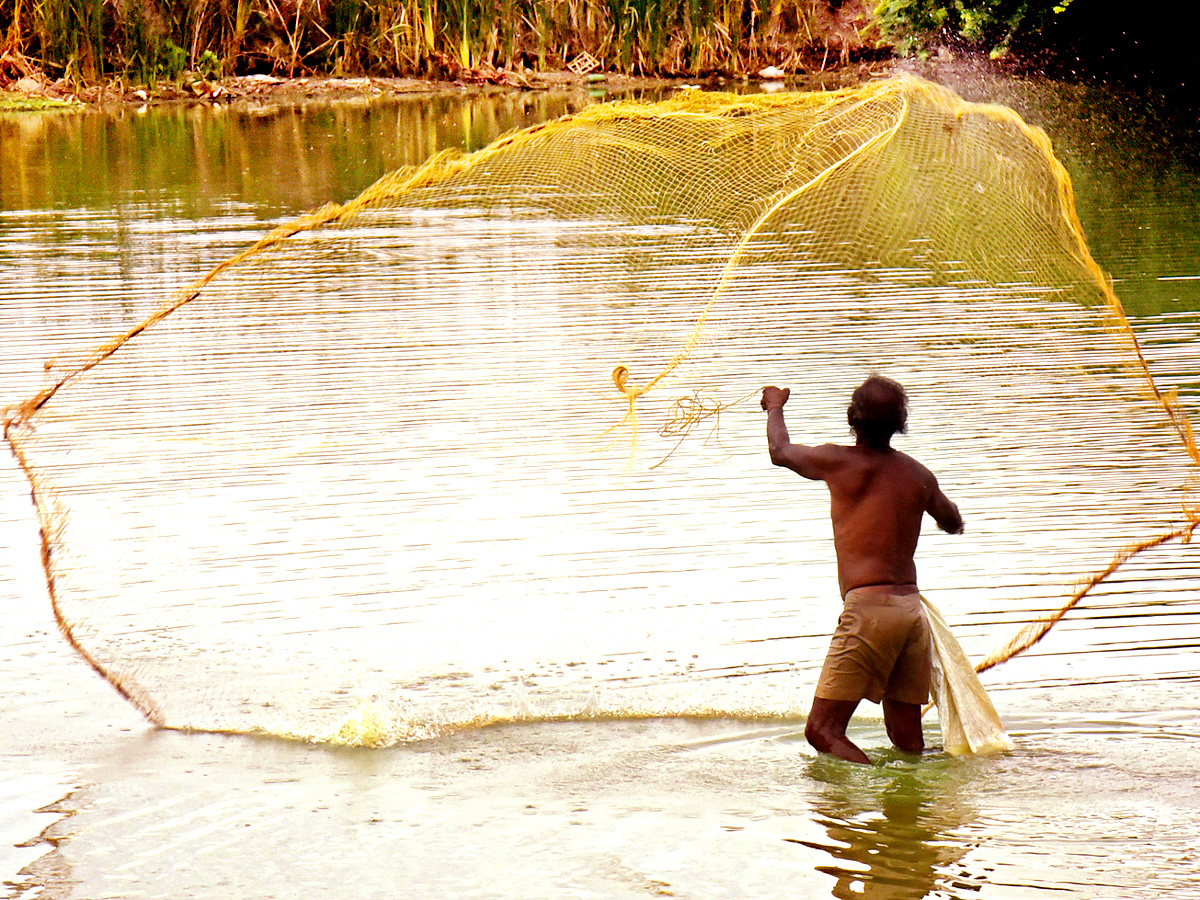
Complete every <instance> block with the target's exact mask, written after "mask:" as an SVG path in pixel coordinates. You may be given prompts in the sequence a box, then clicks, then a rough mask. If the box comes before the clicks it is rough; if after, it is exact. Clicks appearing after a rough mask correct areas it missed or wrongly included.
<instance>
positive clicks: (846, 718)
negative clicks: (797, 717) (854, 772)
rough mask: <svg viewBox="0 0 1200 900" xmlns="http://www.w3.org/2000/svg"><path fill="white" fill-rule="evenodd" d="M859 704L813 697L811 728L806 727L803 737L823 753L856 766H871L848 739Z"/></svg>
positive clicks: (809, 715)
mask: <svg viewBox="0 0 1200 900" xmlns="http://www.w3.org/2000/svg"><path fill="white" fill-rule="evenodd" d="M858 703H859V701H857V700H827V699H825V698H824V697H814V698H813V704H812V710H811V711H809V714H808V724H807V725H805V726H804V737H805V738H806V739H807V740H808V742H809V743H810V744H812V745H813V747H814V748H815V749H816V750H817V751H818V752H820V753H832V754H833V755H834V756H838V757H841V758H842V759H845V760H849V761H850V762H856V763H868V764H869V763H870V762H871V760H869V759H868V758H867V754H865V753H863V752H862V751H861V750H859V749H858V747H856V746H855V745H854V743H853V741H851V740H850V739H849V738H848V737H846V726H847V725H849V724H850V717H851V716H852V715H854V710H855V709H856V708H857V707H858Z"/></svg>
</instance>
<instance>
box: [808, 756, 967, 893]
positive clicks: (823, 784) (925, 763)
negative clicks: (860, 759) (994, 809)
mask: <svg viewBox="0 0 1200 900" xmlns="http://www.w3.org/2000/svg"><path fill="white" fill-rule="evenodd" d="M807 771H808V774H809V777H810V778H811V779H812V781H813V799H812V807H813V810H812V811H813V821H814V822H816V823H817V824H818V825H820V826H821V827H822V828H824V829H825V831H826V833H827V834H828V836H829V840H828V841H827V842H826V841H820V842H818V841H808V840H798V839H792V840H793V841H794V842H795V843H799V844H803V845H804V846H807V847H811V848H813V849H816V850H820V851H822V852H823V853H825V854H828V855H829V856H830V857H831V858H832V861H831V862H829V863H823V864H820V865H818V866H817V867H816V870H817V871H818V872H822V873H824V874H826V875H831V876H833V877H834V878H835V879H836V882H835V884H834V885H833V889H832V896H834V897H837V898H838V900H850V898H867V900H921V898H923V897H927V896H930V895H931V894H933V893H934V892H935V891H941V892H942V893H943V895H948V896H961V893H960V890H961V889H967V890H972V889H973V890H978V889H979V883H978V879H977V878H976V877H975V876H973V875H970V874H969V873H968V872H967V871H966V868H965V867H964V866H962V861H963V859H964V858H965V857H966V856H967V854H968V853H970V852H971V850H972V847H973V844H974V842H973V841H971V840H968V839H966V838H964V836H963V827H964V826H965V825H970V824H971V823H972V822H973V820H974V818H975V816H976V810H975V809H974V808H973V806H971V805H970V804H969V803H968V802H967V801H966V800H965V799H964V795H966V794H967V792H966V791H965V790H964V787H965V786H966V783H967V782H968V781H969V780H970V777H971V776H970V766H969V764H966V763H964V762H963V761H961V760H951V759H947V758H945V757H941V758H938V757H933V756H927V757H925V758H923V759H922V760H921V761H920V762H914V761H912V760H903V759H899V758H896V759H893V760H892V761H891V762H888V761H886V760H884V762H883V764H882V765H880V766H878V767H876V768H872V769H867V770H862V769H857V768H854V767H852V766H848V765H845V764H841V763H839V762H837V761H835V760H831V759H829V758H826V757H819V758H817V759H814V760H812V761H811V762H809V764H808V766H807Z"/></svg>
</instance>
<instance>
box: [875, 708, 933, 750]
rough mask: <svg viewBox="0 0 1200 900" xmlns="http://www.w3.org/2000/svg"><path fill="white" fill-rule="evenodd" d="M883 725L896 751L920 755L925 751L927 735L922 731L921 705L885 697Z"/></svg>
mask: <svg viewBox="0 0 1200 900" xmlns="http://www.w3.org/2000/svg"><path fill="white" fill-rule="evenodd" d="M883 724H884V725H885V726H886V727H887V733H888V737H889V738H891V739H892V743H893V744H894V745H895V746H896V749H898V750H903V751H904V752H905V753H920V752H921V751H923V750H924V749H925V734H924V733H923V732H922V731H921V704H919V703H905V702H904V701H903V700H892V699H891V698H889V697H884V699H883Z"/></svg>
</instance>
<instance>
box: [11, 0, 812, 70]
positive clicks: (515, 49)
mask: <svg viewBox="0 0 1200 900" xmlns="http://www.w3.org/2000/svg"><path fill="white" fill-rule="evenodd" d="M826 3H827V0H768V4H769V5H767V4H763V3H762V2H761V0H0V51H3V50H9V51H16V52H19V53H21V54H23V55H24V56H25V57H26V58H29V59H32V60H34V61H36V62H38V63H40V64H41V65H42V67H43V68H44V69H45V70H46V71H48V72H49V73H50V74H52V75H66V76H67V77H68V78H69V79H74V80H77V81H80V82H92V81H95V80H97V79H102V78H104V77H106V76H107V77H114V76H119V77H122V78H125V79H133V80H138V81H142V82H149V81H153V80H155V79H162V78H172V77H176V76H178V75H179V74H180V73H182V72H183V71H185V70H187V71H200V70H203V71H204V72H206V73H210V74H227V75H231V74H249V73H255V72H262V73H273V74H277V75H299V74H310V73H327V74H337V75H362V74H371V75H413V76H426V77H451V78H453V77H457V76H459V75H461V74H462V73H463V72H468V71H471V70H476V71H478V70H484V71H486V70H487V69H489V68H491V69H500V68H504V69H509V70H518V71H520V70H522V69H525V68H531V69H535V70H538V69H555V68H562V67H565V66H566V65H567V64H569V63H570V62H571V61H572V60H574V59H575V58H576V57H578V56H580V55H581V54H583V53H588V54H590V55H591V56H592V57H594V58H595V59H596V60H598V61H599V63H600V68H601V69H602V70H606V71H616V72H624V73H631V74H644V75H699V74H707V73H716V72H719V73H731V74H736V73H739V72H745V71H749V70H756V69H757V68H760V67H761V66H764V65H771V64H774V65H779V64H784V63H785V62H787V60H788V59H790V60H791V63H792V64H793V65H794V64H795V63H796V61H797V60H798V59H801V58H802V57H803V56H804V55H805V54H806V53H808V54H810V55H813V56H814V57H815V58H818V59H819V58H820V51H821V49H822V47H821V38H820V36H819V30H818V29H814V28H813V27H812V22H813V20H814V16H815V15H816V11H817V10H818V9H819V8H824V7H825V6H826ZM789 55H790V56H789Z"/></svg>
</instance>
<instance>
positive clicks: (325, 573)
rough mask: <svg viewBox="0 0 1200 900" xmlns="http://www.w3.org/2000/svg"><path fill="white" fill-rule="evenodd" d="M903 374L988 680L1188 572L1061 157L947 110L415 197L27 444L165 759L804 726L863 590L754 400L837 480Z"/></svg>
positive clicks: (71, 635)
mask: <svg viewBox="0 0 1200 900" xmlns="http://www.w3.org/2000/svg"><path fill="white" fill-rule="evenodd" d="M872 370H880V371H882V372H884V373H885V374H888V375H892V376H893V377H897V378H898V379H899V380H901V381H902V382H904V383H905V384H906V386H907V387H908V388H909V391H910V395H911V396H912V397H913V398H914V412H913V415H912V421H913V423H914V424H913V427H914V434H913V436H912V438H911V441H912V443H911V444H910V445H908V446H907V447H906V449H911V450H912V451H913V452H914V454H915V455H917V456H919V457H921V458H922V459H923V460H924V461H925V462H927V463H929V464H930V466H931V468H933V469H934V470H935V471H937V472H938V473H939V476H940V477H942V478H943V486H944V487H947V489H948V492H949V493H951V495H952V496H953V497H954V499H956V500H957V501H958V502H959V503H960V505H961V506H962V507H963V508H964V511H965V512H966V513H967V521H968V537H967V538H966V539H964V540H965V541H967V542H966V543H962V544H959V545H952V544H949V543H947V544H944V545H936V544H935V545H934V547H935V551H934V552H935V555H934V557H933V558H932V560H931V561H930V562H928V563H926V562H923V563H922V565H923V576H925V575H929V576H930V577H929V578H925V577H923V586H924V587H925V589H926V591H927V592H928V591H929V590H930V587H931V583H933V584H936V583H937V582H939V581H940V582H941V583H942V584H943V585H945V591H944V592H943V593H937V592H936V589H935V593H934V595H935V596H937V598H938V604H939V606H940V607H942V608H943V609H944V610H946V611H947V618H948V619H949V620H950V621H951V622H952V624H954V626H955V629H956V631H957V632H960V633H962V634H964V635H965V636H966V638H965V639H964V643H965V644H967V645H969V646H970V647H972V648H974V653H975V662H976V663H977V664H978V666H979V667H980V668H981V669H986V668H988V667H991V666H994V665H995V664H996V663H998V662H999V661H1002V660H1005V659H1008V658H1010V657H1012V656H1013V655H1014V654H1016V653H1019V652H1020V651H1022V650H1023V649H1026V648H1028V647H1029V646H1032V644H1033V643H1035V642H1037V641H1038V640H1039V639H1040V638H1041V637H1042V635H1044V634H1045V633H1046V632H1047V631H1048V630H1049V629H1050V628H1051V627H1052V625H1053V624H1054V622H1055V621H1057V617H1061V616H1062V615H1063V614H1065V613H1066V612H1067V611H1068V610H1069V609H1070V608H1071V607H1072V606H1073V605H1076V604H1078V603H1079V602H1080V601H1081V599H1083V598H1085V597H1086V596H1088V594H1089V592H1095V591H1098V590H1099V591H1102V590H1103V587H1104V585H1105V584H1107V583H1108V579H1109V576H1111V574H1112V573H1113V572H1114V571H1116V570H1117V569H1118V567H1120V566H1121V565H1122V563H1124V562H1125V560H1126V559H1128V558H1130V557H1131V556H1140V555H1141V554H1153V553H1155V552H1160V550H1161V548H1162V547H1164V546H1166V545H1175V546H1176V547H1177V548H1178V547H1180V546H1181V545H1182V543H1184V542H1186V541H1187V539H1188V538H1189V537H1190V534H1191V530H1192V529H1193V528H1194V527H1195V524H1196V522H1197V514H1196V511H1195V509H1194V508H1193V507H1191V506H1189V505H1188V504H1187V502H1186V493H1185V485H1186V481H1187V479H1188V477H1189V476H1190V470H1191V466H1192V465H1193V464H1194V463H1195V462H1197V461H1198V460H1200V456H1198V455H1197V450H1196V445H1195V441H1194V438H1193V436H1192V433H1191V429H1190V426H1189V424H1188V419H1187V417H1186V415H1185V414H1184V412H1183V411H1182V410H1181V408H1180V406H1179V404H1178V402H1177V400H1176V398H1175V396H1174V395H1173V394H1171V393H1163V392H1160V391H1159V390H1158V388H1157V387H1156V386H1155V384H1154V382H1153V380H1152V379H1151V377H1150V371H1149V368H1148V367H1147V364H1146V362H1145V360H1144V359H1143V357H1142V354H1141V352H1140V350H1139V348H1138V345H1137V342H1136V341H1135V339H1134V334H1133V331H1132V330H1131V329H1130V327H1129V324H1128V322H1127V321H1126V318H1125V316H1124V314H1123V312H1122V310H1121V306H1120V303H1119V302H1118V300H1117V298H1116V296H1115V295H1114V293H1113V291H1112V289H1111V286H1110V284H1109V282H1108V280H1107V279H1106V278H1105V276H1104V275H1103V273H1102V272H1101V271H1100V269H1099V268H1098V267H1097V266H1096V264H1095V263H1094V262H1093V260H1092V259H1091V257H1090V255H1089V253H1088V250H1087V247H1086V245H1085V242H1084V239H1083V235H1082V232H1081V230H1080V226H1079V223H1078V221H1077V218H1076V215H1075V212H1074V207H1073V201H1072V196H1071V188H1070V183H1069V180H1068V179H1067V176H1066V174H1065V172H1064V170H1063V168H1062V167H1061V165H1059V163H1058V162H1057V161H1056V160H1055V158H1054V156H1053V153H1052V151H1051V147H1050V144H1049V141H1048V140H1047V138H1046V137H1045V135H1044V134H1042V133H1041V132H1040V131H1038V130H1037V129H1034V128H1031V127H1029V126H1028V125H1026V124H1025V123H1024V122H1022V121H1021V119H1020V118H1019V117H1018V116H1017V115H1016V114H1014V113H1013V112H1011V111H1010V110H1007V109H1004V108H999V107H992V106H981V105H973V104H968V103H965V102H963V101H961V100H960V99H959V98H957V97H956V96H954V95H953V94H951V93H950V92H948V91H946V90H944V89H941V88H939V87H936V86H934V85H931V84H928V83H926V82H923V81H920V80H917V79H913V78H908V77H903V78H897V79H893V80H888V81H885V82H880V83H874V84H869V85H866V86H863V87H861V88H857V89H852V90H844V91H837V92H828V93H811V94H777V95H757V96H732V95H726V94H711V93H701V92H684V93H681V94H679V95H678V96H676V97H674V98H672V99H669V100H666V101H664V102H661V103H656V104H644V103H637V102H614V103H607V104H603V105H597V106H593V107H590V108H588V109H587V110H585V111H584V112H582V113H580V114H578V115H576V116H574V117H570V118H566V119H563V120H560V121H555V122H551V123H548V124H545V125H541V126H537V127H534V128H530V129H528V130H525V131H522V132H519V133H516V134H513V135H510V136H507V137H505V138H502V139H500V140H498V141H497V142H495V143H494V144H493V145H491V146H489V147H487V148H486V149H484V150H481V151H479V152H477V153H474V154H470V155H462V154H457V153H443V154H441V155H439V156H437V157H435V158H433V159H431V160H430V161H429V162H428V163H426V164H425V165H423V166H421V167H419V168H414V169H410V170H403V171H398V172H394V173H392V174H389V175H387V176H386V177H384V178H382V179H380V180H379V181H378V182H377V183H375V184H374V185H372V186H371V187H369V188H368V189H367V190H365V191H364V192H363V193H362V194H361V195H360V196H358V197H356V198H355V199H353V200H352V201H350V202H348V203H345V204H342V205H336V204H334V205H330V206H327V207H324V208H322V209H320V210H318V211H316V212H314V213H312V214H311V215H308V216H305V217H303V218H301V219H299V220H296V221H295V222H291V223H288V224H285V225H283V226H280V227H279V228H277V229H275V230H274V231H272V232H271V233H270V234H268V235H267V236H265V237H264V238H263V239H262V240H260V241H259V242H258V243H257V244H255V245H254V246H252V247H250V248H248V249H247V250H246V251H244V252H243V253H241V254H239V255H238V256H236V257H234V258H233V259H230V260H229V261H228V262H226V263H223V264H222V265H220V266H218V267H217V268H215V269H214V270H213V271H211V272H209V273H208V274H206V275H205V276H204V277H203V278H201V279H200V280H198V281H197V282H196V283H195V284H193V285H190V286H188V287H186V288H184V289H183V290H180V291H179V292H178V293H177V294H176V295H175V296H174V297H172V298H169V299H168V300H167V301H166V302H165V303H164V305H163V306H162V307H161V309H159V311H158V312H156V313H155V314H153V315H152V316H150V317H149V319H147V320H146V321H145V322H143V323H140V324H139V325H137V326H136V327H135V328H133V329H131V330H130V331H129V332H128V333H125V334H121V335H118V336H116V337H114V338H113V339H112V340H110V341H108V342H107V343H106V344H104V345H102V346H100V347H99V348H98V349H96V350H94V351H91V352H89V353H87V354H85V355H84V356H82V357H81V358H79V359H77V360H59V361H57V362H56V363H55V365H54V366H53V367H52V368H51V369H50V370H49V373H50V381H49V383H48V385H47V387H46V388H45V390H43V391H42V392H41V393H39V394H38V395H37V396H35V397H33V398H31V399H30V400H29V401H28V402H26V403H24V404H23V405H20V406H18V407H16V408H13V409H10V410H9V411H8V413H7V415H6V419H5V435H6V437H7V438H8V441H9V443H10V445H11V446H12V448H13V450H14V452H15V453H16V454H17V456H18V458H19V460H20V462H21V465H22V467H23V468H24V470H25V471H26V473H27V474H28V476H29V478H30V481H31V483H32V485H33V490H34V499H35V503H36V506H37V511H38V515H39V518H40V522H41V525H42V529H43V534H44V538H45V557H46V571H47V578H48V583H49V586H50V592H51V596H52V600H53V603H54V608H55V612H56V615H57V616H58V620H59V622H60V624H61V626H62V629H63V632H64V633H65V635H66V636H67V638H68V640H70V641H71V643H72V644H73V645H74V646H75V648H76V649H77V650H78V651H79V652H80V653H81V654H82V655H83V656H84V658H86V659H87V660H88V662H89V663H90V664H91V665H92V666H93V667H94V668H95V669H96V670H97V671H99V672H100V673H101V674H102V675H103V676H104V677H105V678H107V679H108V680H109V681H110V682H112V684H113V685H114V686H115V687H116V688H117V689H118V690H119V691H121V692H122V694H124V695H125V696H126V697H128V698H129V699H130V700H131V701H132V702H133V703H135V704H136V705H137V706H138V708H139V709H141V710H142V711H143V712H144V713H145V714H146V715H147V716H148V717H149V718H150V719H151V720H152V721H154V722H156V723H159V724H162V725H166V726H169V727H190V728H203V729H213V730H224V731H254V732H258V731H266V732H272V733H277V734H286V735H299V736H304V737H313V738H319V739H325V740H334V741H341V742H349V743H366V744H372V743H388V742H391V741H394V740H398V739H404V738H408V737H420V736H423V735H426V734H430V733H435V732H437V731H438V730H441V729H444V728H449V727H460V726H462V725H468V724H478V723H481V722H489V721H505V720H516V719H522V718H555V717H568V718H569V717H575V716H603V715H674V714H697V715H699V714H717V715H727V714H743V713H750V714H755V715H784V716H786V715H791V714H793V713H795V712H796V711H798V710H803V709H804V708H806V706H807V702H808V699H809V698H808V695H807V693H806V692H807V691H808V690H809V687H808V685H810V684H811V679H810V677H809V676H810V675H813V674H815V669H816V667H818V666H819V664H820V659H821V657H822V656H823V653H824V646H825V642H826V641H827V635H828V633H829V630H830V629H831V627H832V619H833V618H835V616H836V614H835V613H834V612H833V610H834V609H836V598H835V599H834V600H832V601H831V600H830V599H829V595H830V594H832V592H833V588H832V585H833V579H832V578H831V577H830V574H829V570H828V568H827V567H826V562H825V561H826V560H828V559H830V558H831V556H832V550H831V547H830V546H829V544H828V533H827V525H826V524H825V521H826V517H827V511H826V508H825V505H824V504H825V501H824V498H823V497H822V496H819V495H811V494H809V495H803V494H801V495H798V494H796V493H795V491H796V490H802V489H803V488H802V487H801V486H798V485H793V484H791V483H787V484H786V485H785V484H784V483H782V482H780V481H779V480H778V471H777V470H776V471H771V467H770V466H769V464H768V462H767V460H766V454H765V450H764V442H763V437H762V427H763V422H762V419H761V414H760V413H757V401H756V399H755V398H756V396H757V391H758V390H759V388H761V386H762V385H763V384H765V383H779V384H790V385H791V386H792V387H793V401H792V403H791V404H790V405H789V416H790V417H792V416H795V415H799V414H800V413H799V409H804V408H808V409H811V410H813V413H812V416H813V418H812V422H831V423H832V424H833V426H834V429H833V431H832V432H827V433H826V434H824V435H823V436H822V437H821V439H833V440H837V439H840V436H841V435H842V434H843V433H844V432H843V431H842V429H841V422H844V409H845V407H844V403H845V400H846V398H847V397H848V395H849V391H850V390H851V388H852V387H853V386H854V384H856V383H857V381H858V380H861V377H862V375H864V374H865V373H866V372H869V371H872ZM790 421H792V422H793V425H792V427H793V438H794V439H798V440H805V439H811V440H816V437H811V438H810V436H809V435H808V434H805V435H801V434H799V433H798V426H797V425H796V424H794V422H795V420H794V419H791V420H790ZM1100 423H1103V425H1101V424H1100ZM806 427H807V426H806ZM1100 431H1103V434H1104V439H1103V440H1096V439H1094V437H1093V436H1095V435H1096V434H1097V433H1099V432H1100ZM1064 435H1072V436H1074V435H1078V436H1080V437H1079V439H1075V438H1074V437H1071V438H1070V439H1064ZM1097 476H1098V478H1099V482H1097V481H1096V480H1095V479H1096V477H1097ZM1098 483H1100V484H1102V485H1103V489H1097V484H1098ZM1050 510H1053V523H1052V525H1050V526H1048V525H1047V524H1046V520H1047V517H1048V516H1049V512H1048V511H1050ZM781 517H782V518H781ZM788 517H790V518H788ZM781 521H782V522H783V523H784V525H785V526H786V527H781V526H780V525H779V523H780V522H781ZM772 529H774V530H772ZM823 529H824V530H823ZM932 540H934V539H932V538H927V539H926V544H925V545H923V548H924V547H925V546H928V545H929V544H930V542H931V541H932ZM939 546H941V547H944V548H945V549H941V550H939V549H936V548H937V547H939ZM783 547H789V548H792V549H790V550H788V551H787V555H786V556H781V553H782V552H783V551H782V550H781V548H783ZM1169 568H1170V561H1169V560H1166V561H1163V562H1162V564H1161V565H1160V566H1159V567H1158V570H1159V571H1160V572H1161V571H1165V570H1169ZM1080 583H1082V584H1083V586H1082V587H1080V586H1078V585H1079V584H1080ZM814 610H815V612H813V611H814ZM1031 623H1032V624H1031ZM1014 635H1015V637H1014Z"/></svg>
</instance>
